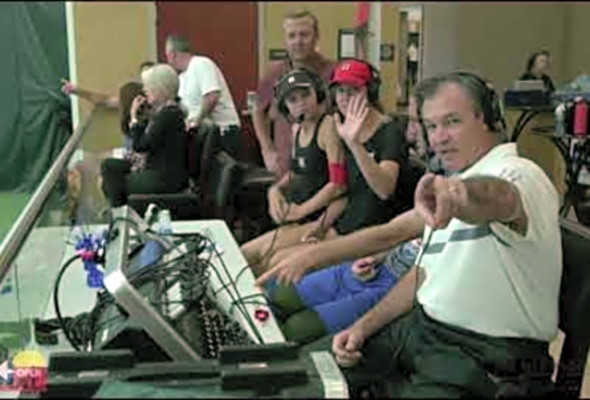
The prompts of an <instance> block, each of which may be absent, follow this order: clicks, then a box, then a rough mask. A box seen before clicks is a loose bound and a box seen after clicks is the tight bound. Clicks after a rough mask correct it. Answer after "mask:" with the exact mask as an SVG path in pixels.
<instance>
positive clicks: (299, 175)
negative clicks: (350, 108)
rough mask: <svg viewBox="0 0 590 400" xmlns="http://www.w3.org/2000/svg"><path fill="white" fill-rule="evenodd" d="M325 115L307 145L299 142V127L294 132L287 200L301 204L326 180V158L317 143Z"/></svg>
mask: <svg viewBox="0 0 590 400" xmlns="http://www.w3.org/2000/svg"><path fill="white" fill-rule="evenodd" d="M326 115H327V114H323V115H322V116H321V117H320V119H319V120H318V122H317V124H316V126H315V129H314V132H313V137H312V138H311V141H310V143H309V145H307V146H301V145H300V144H299V136H300V134H301V128H299V130H298V131H297V133H296V134H295V143H294V145H293V153H292V155H291V172H292V175H291V181H290V183H289V185H288V186H287V188H286V190H285V197H286V199H287V201H289V202H293V203H296V204H301V203H303V202H305V201H307V200H309V199H310V198H311V197H313V195H315V194H316V193H317V192H318V191H319V190H320V189H321V188H322V187H323V186H324V185H325V184H326V183H327V182H328V179H329V178H328V166H327V163H328V158H327V156H326V152H325V151H324V150H322V149H321V148H320V146H319V145H318V132H319V130H320V126H321V125H322V122H323V120H324V118H325V117H326ZM315 214H316V213H314V215H315ZM306 219H307V218H306Z"/></svg>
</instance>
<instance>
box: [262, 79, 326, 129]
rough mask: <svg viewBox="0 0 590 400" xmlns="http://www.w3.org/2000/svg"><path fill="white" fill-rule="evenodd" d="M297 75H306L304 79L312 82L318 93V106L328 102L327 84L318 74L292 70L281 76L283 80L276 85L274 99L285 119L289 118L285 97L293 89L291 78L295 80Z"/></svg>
mask: <svg viewBox="0 0 590 400" xmlns="http://www.w3.org/2000/svg"><path fill="white" fill-rule="evenodd" d="M297 75H300V76H301V75H304V79H305V80H306V81H310V82H311V85H312V87H313V89H314V90H315V93H316V97H317V100H318V104H320V103H322V102H323V101H324V100H326V87H325V83H324V81H323V80H322V78H321V77H320V76H319V75H318V74H316V73H314V72H312V71H310V70H308V69H306V68H294V69H291V70H289V71H287V72H286V73H285V74H283V75H282V76H281V78H280V79H279V81H278V82H277V83H276V84H275V86H274V94H273V97H274V98H275V100H276V101H277V108H278V110H279V113H280V114H281V115H283V116H284V117H285V118H288V117H289V109H288V108H287V105H286V104H285V97H286V96H287V93H289V91H290V90H291V88H292V85H291V84H290V82H289V78H294V77H296V76H297Z"/></svg>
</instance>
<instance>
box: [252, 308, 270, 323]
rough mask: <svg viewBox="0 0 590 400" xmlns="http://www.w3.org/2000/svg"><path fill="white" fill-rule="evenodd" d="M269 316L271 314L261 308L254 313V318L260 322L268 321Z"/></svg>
mask: <svg viewBox="0 0 590 400" xmlns="http://www.w3.org/2000/svg"><path fill="white" fill-rule="evenodd" d="M269 316H270V313H269V312H268V311H267V310H264V309H262V308H259V309H258V310H256V311H254V317H255V318H256V319H257V320H258V321H260V322H264V321H266V320H267V319H268V317H269Z"/></svg>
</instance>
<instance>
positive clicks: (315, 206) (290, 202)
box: [241, 68, 346, 269]
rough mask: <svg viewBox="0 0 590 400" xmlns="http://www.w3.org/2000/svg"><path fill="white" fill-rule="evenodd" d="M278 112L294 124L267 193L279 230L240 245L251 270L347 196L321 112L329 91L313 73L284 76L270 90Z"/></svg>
mask: <svg viewBox="0 0 590 400" xmlns="http://www.w3.org/2000/svg"><path fill="white" fill-rule="evenodd" d="M274 97H275V100H276V101H277V106H278V110H279V112H280V113H282V114H283V115H284V116H285V117H286V118H287V119H288V120H289V121H290V122H291V123H292V134H293V137H292V140H293V146H292V149H293V150H292V155H291V165H290V170H289V171H288V172H287V173H286V174H285V175H283V176H282V177H281V179H280V180H279V181H278V182H277V183H276V184H274V185H273V186H271V188H270V189H269V190H268V211H269V214H270V216H271V218H272V219H273V221H274V222H275V223H276V224H277V225H279V227H278V228H277V229H275V230H273V231H270V232H267V233H265V234H263V235H261V236H259V237H257V238H255V239H253V240H251V241H249V242H247V243H245V244H244V245H242V247H241V250H242V252H243V254H244V256H245V257H246V259H247V260H248V263H249V264H250V265H251V266H253V267H254V268H255V269H256V268H257V267H258V266H260V265H261V264H262V263H263V262H264V258H265V255H266V254H270V251H271V250H276V249H278V248H281V247H283V246H284V244H287V245H288V244H291V243H292V242H293V241H294V240H299V238H300V237H301V233H295V234H293V233H294V232H298V228H299V227H300V226H301V224H305V223H308V222H310V221H314V220H316V219H318V218H319V216H320V215H321V214H322V212H323V211H324V210H325V208H326V207H327V206H328V205H329V204H330V203H331V202H332V201H333V200H334V199H336V198H337V197H339V196H341V195H342V194H343V193H344V192H345V187H346V186H345V183H346V173H345V167H344V163H343V158H344V157H343V149H342V142H341V140H340V139H339V137H338V134H337V133H336V130H335V125H334V120H333V117H332V116H331V115H328V114H326V113H322V112H321V107H320V106H321V104H322V103H323V102H324V101H325V100H326V98H327V93H326V89H325V88H324V83H323V81H322V79H321V78H320V77H319V76H318V75H316V74H315V73H313V72H311V71H309V70H305V69H301V68H297V69H293V70H291V71H289V72H287V73H286V74H284V75H283V76H282V77H281V79H280V80H279V82H278V83H277V85H276V86H275V92H274Z"/></svg>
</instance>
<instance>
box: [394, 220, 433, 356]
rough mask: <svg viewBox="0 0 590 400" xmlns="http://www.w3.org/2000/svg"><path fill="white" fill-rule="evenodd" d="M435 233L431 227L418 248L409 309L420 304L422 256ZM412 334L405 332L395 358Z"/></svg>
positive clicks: (408, 331)
mask: <svg viewBox="0 0 590 400" xmlns="http://www.w3.org/2000/svg"><path fill="white" fill-rule="evenodd" d="M433 233H434V229H430V231H429V232H428V234H427V235H426V239H425V240H424V241H423V242H422V248H421V249H420V250H418V257H416V260H415V261H414V268H416V274H415V280H414V289H413V293H412V306H411V308H410V310H409V311H412V310H414V309H416V308H417V306H418V298H417V297H418V296H417V294H418V284H419V282H420V280H419V273H420V264H421V263H422V257H424V253H426V250H428V246H430V241H431V239H432V234H433ZM411 334H412V333H411V331H410V330H407V331H406V332H405V334H404V335H403V338H402V339H401V341H400V345H399V346H398V348H397V349H396V351H395V353H394V354H393V360H395V359H397V358H398V356H399V355H400V353H401V351H402V349H403V348H404V347H405V346H406V344H407V343H408V340H409V338H410V335H411Z"/></svg>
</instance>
